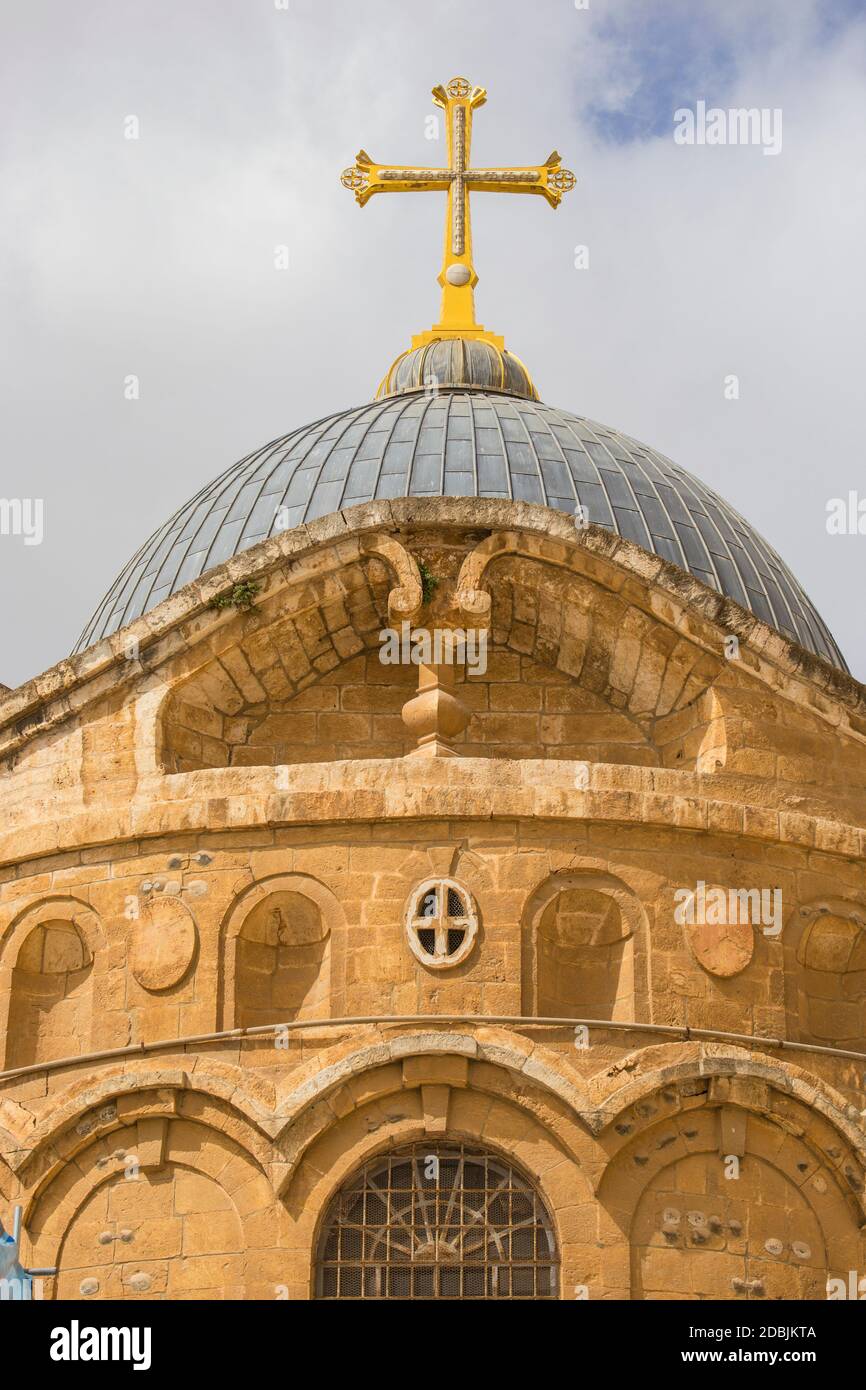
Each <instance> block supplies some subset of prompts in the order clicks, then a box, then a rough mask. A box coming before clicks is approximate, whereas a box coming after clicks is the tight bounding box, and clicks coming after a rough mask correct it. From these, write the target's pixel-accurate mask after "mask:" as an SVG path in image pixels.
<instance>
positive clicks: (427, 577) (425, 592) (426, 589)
mask: <svg viewBox="0 0 866 1390" xmlns="http://www.w3.org/2000/svg"><path fill="white" fill-rule="evenodd" d="M418 573H419V574H420V576H421V597H422V598H423V600H424V602H425V603H429V602H430V600H431V598H432V597H433V594H434V592H435V590H436V589H437V588H438V587H439V582H440V581H439V580H438V579H437V578H436V576H435V574H433V573H432V571H431V570H429V569H428V568H427V566H426V565H425V563H424V561H423V560H421V561H419V564H418Z"/></svg>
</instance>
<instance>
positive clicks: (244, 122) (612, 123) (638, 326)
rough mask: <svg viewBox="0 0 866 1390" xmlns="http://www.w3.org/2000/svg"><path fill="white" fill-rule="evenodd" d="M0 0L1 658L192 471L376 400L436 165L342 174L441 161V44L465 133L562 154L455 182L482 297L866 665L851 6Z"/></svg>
mask: <svg viewBox="0 0 866 1390" xmlns="http://www.w3.org/2000/svg"><path fill="white" fill-rule="evenodd" d="M719 10H721V11H722V13H717V11H719ZM696 11H698V12H699V14H700V20H701V22H696V19H695V12H696ZM701 12H703V13H701ZM0 14H2V33H0V55H2V56H0V91H2V93H3V97H2V104H3V119H2V121H0V236H2V244H3V255H2V257H0V342H2V360H0V390H2V421H0V427H2V441H0V448H2V452H0V497H5V498H15V497H42V498H44V501H45V539H44V542H43V543H42V544H41V545H38V546H25V545H24V543H23V539H22V537H20V536H3V535H0V585H2V593H3V597H4V601H3V604H2V616H0V681H3V682H5V683H6V684H9V685H15V684H17V683H19V682H21V681H23V680H25V679H27V678H28V677H30V676H32V675H34V674H36V673H37V672H39V671H41V670H43V669H45V668H46V667H48V666H50V665H52V664H53V663H54V662H56V661H58V660H60V659H61V658H62V657H63V656H64V655H65V654H66V653H67V652H68V651H69V649H70V648H71V646H72V644H73V642H74V641H75V639H76V637H77V636H78V633H79V631H80V629H81V628H82V627H83V626H84V624H85V621H86V619H87V618H88V617H89V615H90V613H91V611H92V610H93V608H94V607H95V606H96V604H97V602H98V601H99V599H100V598H101V597H102V594H103V593H104V591H105V590H106V589H107V588H108V586H109V585H110V583H111V581H112V580H113V578H114V576H115V574H116V573H117V571H118V570H119V569H120V568H121V566H122V565H123V564H124V563H125V561H126V560H127V559H128V558H129V556H130V555H131V554H132V552H133V551H134V550H136V549H137V548H138V546H139V545H140V544H141V543H142V542H143V541H144V540H145V539H146V537H147V536H148V535H149V534H150V533H151V532H152V531H153V530H154V529H155V528H156V527H157V526H158V525H159V524H160V523H161V522H162V521H163V520H164V519H165V517H166V516H168V514H169V513H170V512H172V511H173V510H174V509H175V508H176V507H177V506H178V505H179V504H180V503H181V502H183V501H184V500H185V499H186V498H187V497H188V496H189V495H190V494H191V493H192V492H193V491H195V490H196V489H197V488H198V487H199V486H201V484H202V483H204V482H205V481H206V480H207V479H209V478H211V477H213V476H215V475H216V474H217V473H219V472H221V471H222V470H223V469H224V468H225V467H226V466H227V465H228V464H230V463H231V462H232V461H233V460H234V459H237V458H240V457H241V456H242V455H244V454H247V453H249V452H250V451H252V450H253V449H254V448H256V447H257V446H258V445H260V444H262V443H264V442H265V441H266V440H268V439H270V438H273V437H274V436H276V435H279V434H282V433H284V432H286V431H288V430H289V429H291V428H293V427H295V426H297V425H301V424H303V423H305V422H307V421H309V420H312V419H315V418H316V417H318V416H321V415H325V414H328V413H330V412H331V411H334V410H338V409H341V408H344V407H347V406H350V405H355V404H359V403H361V402H362V401H363V400H365V399H367V398H368V397H369V396H371V395H372V393H373V391H374V389H375V386H376V384H377V382H378V380H379V378H380V376H381V375H382V374H383V372H384V371H385V369H386V368H387V366H388V365H389V364H390V362H391V360H392V359H393V357H395V356H396V355H397V353H398V352H399V351H401V350H402V349H403V348H404V347H405V346H408V342H409V338H410V336H411V334H412V333H414V332H418V331H420V330H422V329H425V328H427V327H429V326H430V324H431V323H432V322H433V321H434V319H435V317H436V314H437V310H438V289H437V286H436V283H435V276H436V273H437V271H438V265H439V256H440V249H441V237H442V217H443V212H444V206H443V205H444V199H440V198H439V197H438V196H435V195H418V196H416V197H411V196H406V197H393V198H380V199H374V200H373V202H372V203H371V204H370V205H369V206H368V207H367V208H365V209H363V211H362V210H360V209H358V208H357V207H356V206H355V203H354V201H353V199H352V198H351V196H350V194H348V193H347V192H345V190H343V189H342V188H341V187H340V183H339V174H340V171H341V169H342V168H344V167H345V166H346V165H347V164H349V163H351V162H352V160H353V157H354V155H355V153H356V151H357V150H358V148H359V147H360V146H362V145H363V146H364V147H365V148H366V149H367V150H368V151H370V153H371V154H373V156H374V157H375V158H378V159H381V160H404V159H405V160H411V161H414V162H418V163H439V162H440V161H441V158H442V157H443V156H444V141H443V142H442V143H440V145H439V146H437V145H436V144H435V143H433V142H430V141H428V140H426V139H425V126H424V123H425V118H426V117H428V116H429V115H430V114H431V113H432V112H433V111H434V107H433V106H432V103H431V100H430V95H429V93H430V88H431V86H432V85H433V84H434V83H436V82H444V81H447V79H448V78H449V77H452V76H454V75H455V74H457V73H460V74H463V75H466V76H468V77H470V78H471V79H472V80H473V81H474V82H477V83H479V84H481V85H483V86H485V87H487V88H488V92H489V100H488V105H487V106H486V107H484V108H483V109H482V110H481V111H480V112H479V113H478V114H477V117H476V121H475V129H474V155H475V158H476V160H477V161H478V162H483V163H498V164H503V163H518V162H532V163H536V162H539V161H540V160H542V159H544V158H545V157H546V155H547V154H548V153H549V151H550V150H551V149H553V148H554V147H556V148H557V149H559V150H560V151H561V153H562V155H563V158H564V162H565V163H566V165H567V166H568V167H570V168H572V169H573V170H574V171H575V173H576V174H577V176H578V180H579V183H578V187H577V189H576V190H575V192H574V193H572V194H570V195H569V197H568V198H567V200H566V203H565V205H564V206H563V207H562V208H561V209H560V210H559V211H558V212H557V213H556V214H554V213H553V212H552V211H551V210H550V209H549V208H548V207H547V206H546V205H545V204H544V203H543V202H542V201H541V200H540V199H532V198H528V199H521V198H501V197H494V196H487V195H478V196H476V197H475V199H474V201H473V233H474V237H475V258H476V264H477V267H478V271H479V275H480V276H481V280H480V284H479V287H478V295H477V300H478V310H479V317H480V319H481V320H482V322H483V323H484V324H485V325H486V326H488V327H490V328H493V329H495V330H496V331H498V332H503V333H504V334H505V336H506V341H507V343H508V345H509V346H510V347H511V348H512V349H513V350H514V351H515V352H517V353H518V354H519V355H520V356H521V357H522V358H523V359H524V360H525V361H526V363H527V365H528V366H529V368H530V370H531V371H532V373H533V375H534V377H535V379H536V381H537V382H538V384H539V387H540V390H541V393H542V396H543V398H544V399H545V400H547V401H549V402H550V403H551V404H554V405H557V406H562V407H565V408H567V409H571V410H574V411H576V412H578V413H580V414H586V415H589V416H590V417H592V418H594V419H597V420H601V421H604V422H606V423H608V424H611V425H615V426H617V427H619V428H620V429H623V430H625V431H627V432H628V433H630V434H632V435H635V436H636V437H637V438H639V439H644V440H645V441H646V442H648V443H650V444H652V445H654V446H655V447H657V448H659V449H661V450H662V451H663V452H665V453H667V454H669V455H670V456H671V457H672V458H673V459H675V460H676V462H677V463H679V464H681V465H683V466H684V467H686V468H688V469H690V470H691V471H692V472H694V473H696V474H698V475H699V476H701V477H703V478H705V479H706V480H707V481H708V482H709V483H710V484H711V485H712V486H713V487H715V488H716V489H717V490H718V491H719V492H721V493H722V495H723V496H724V497H726V498H727V499H728V500H729V501H730V502H731V503H732V504H733V505H734V506H735V507H736V508H737V509H738V510H739V511H741V512H742V513H743V514H744V515H746V516H747V517H748V518H749V520H750V521H752V522H753V523H754V524H755V525H756V527H757V528H758V530H760V531H761V532H762V533H763V534H764V535H765V536H766V537H767V539H768V540H769V541H770V542H771V544H773V545H774V546H775V547H776V548H777V549H778V550H779V551H780V553H781V554H782V556H783V557H784V558H785V560H787V562H788V563H789V564H790V566H791V568H792V569H793V570H794V571H795V573H796V574H797V575H798V577H799V578H800V580H801V581H802V583H803V585H804V587H805V588H806V590H807V592H808V593H809V594H810V596H811V597H812V599H813V600H814V601H815V603H816V604H817V606H818V608H819V609H820V611H821V612H822V614H823V616H824V618H825V619H826V621H827V622H828V624H829V626H830V628H831V630H832V631H833V633H834V635H835V637H836V639H837V641H838V642H839V644H840V646H841V647H842V649H843V651H844V652H845V653H846V656H847V658H848V661H849V664H850V665H851V667H852V670H853V671H854V673H855V675H858V676H859V677H860V678H861V679H866V635H864V625H863V619H862V611H863V606H864V605H863V588H864V584H863V581H864V574H866V535H862V536H858V535H847V536H846V535H843V536H829V535H828V534H827V532H826V525H825V522H826V503H827V501H828V499H829V498H832V497H839V496H847V494H848V492H849V491H851V490H856V491H858V492H859V495H860V496H861V497H866V467H864V458H866V455H864V444H863V430H862V426H861V419H860V417H861V415H862V410H863V394H864V391H863V376H864V352H863V303H864V294H863V291H864V280H866V272H864V256H863V245H864V232H866V191H864V190H866V158H864V154H866V150H864V144H866V119H864V117H866V80H864V78H866V14H864V6H863V4H861V3H857V4H853V3H843V2H842V0H839V3H837V4H828V3H827V0H824V3H822V4H820V5H819V4H817V3H814V4H813V3H812V0H763V2H762V3H760V4H758V3H756V0H741V3H730V2H729V3H728V4H726V5H725V6H723V7H717V6H710V5H700V6H696V5H695V4H694V0H683V3H679V0H667V3H662V2H661V0H659V3H647V2H645V0H590V8H589V10H585V11H584V10H577V9H576V8H575V4H574V0H534V3H532V4H529V3H525V0H472V3H465V0H464V3H457V0H437V4H435V5H429V6H428V5H422V4H419V3H417V2H416V3H407V0H364V3H358V0H288V10H287V11H284V10H278V9H277V8H276V6H275V3H274V0H219V3H214V2H213V0H210V2H207V3H206V0H150V3H147V4H142V3H141V0H135V2H134V3H133V2H132V0H80V3H79V4H77V5H75V6H70V5H66V4H63V3H61V0H52V3H46V2H45V0H3V3H2V5H0ZM699 100H704V101H706V102H707V104H708V105H709V106H723V107H730V106H758V107H769V108H777V107H778V108H781V109H782V112H783V144H782V151H781V153H780V154H779V155H778V156H777V157H772V156H770V157H768V156H765V155H764V154H763V153H762V151H761V149H760V148H757V147H754V146H729V147H718V146H716V147H710V146H703V147H683V146H678V145H676V144H675V143H674V141H673V138H672V131H673V113H674V110H675V109H676V108H677V107H680V106H691V107H694V106H695V104H696V102H698V101H699ZM128 115H136V116H137V117H138V118H139V121H140V126H141V133H140V139H139V140H137V141H131V140H126V139H124V118H125V117H126V116H128ZM283 243H285V244H287V245H288V247H289V255H290V268H289V270H288V271H279V270H276V269H275V268H274V247H275V246H276V245H279V244H283ZM581 244H586V245H588V246H589V250H590V266H589V269H588V270H576V269H575V268H574V248H575V246H576V245H581ZM731 373H734V374H736V375H737V376H738V377H739V380H740V399H739V400H736V401H732V400H726V399H725V395H724V381H725V377H726V375H728V374H731ZM129 374H135V375H137V376H138V377H139V378H140V383H141V397H140V399H139V400H137V401H129V400H126V399H125V398H124V378H125V377H126V376H127V375H129Z"/></svg>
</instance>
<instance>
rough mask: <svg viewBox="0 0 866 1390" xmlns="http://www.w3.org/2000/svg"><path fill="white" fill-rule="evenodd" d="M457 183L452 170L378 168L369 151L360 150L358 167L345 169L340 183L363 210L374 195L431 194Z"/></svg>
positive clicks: (408, 167) (405, 165) (356, 163)
mask: <svg viewBox="0 0 866 1390" xmlns="http://www.w3.org/2000/svg"><path fill="white" fill-rule="evenodd" d="M452 179H453V174H452V173H451V170H450V169H427V168H424V167H418V166H417V165H410V164H377V163H376V162H375V160H373V159H371V158H370V156H369V155H368V154H367V151H366V150H359V151H358V153H357V154H356V156H355V163H354V165H353V166H352V167H351V168H349V169H344V170H343V172H342V174H341V175H340V182H341V183H342V185H343V187H344V188H348V189H349V191H350V192H351V193H354V195H355V199H356V201H357V202H358V203H359V204H360V206H361V207H363V206H364V204H365V203H368V202H369V201H370V199H371V198H372V197H373V195H374V193H431V192H435V191H436V190H439V189H447V188H448V186H449V184H450V183H451V181H452Z"/></svg>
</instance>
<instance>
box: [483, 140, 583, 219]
mask: <svg viewBox="0 0 866 1390" xmlns="http://www.w3.org/2000/svg"><path fill="white" fill-rule="evenodd" d="M465 178H466V182H467V184H468V185H469V187H470V188H471V189H472V190H473V191H475V190H477V191H479V192H481V193H538V194H540V196H541V197H542V198H546V199H547V201H548V203H549V204H550V206H551V207H552V208H558V207H559V204H560V203H561V202H562V198H563V195H564V194H565V193H570V192H571V190H572V188H574V186H575V184H576V183H577V179H576V178H575V176H574V174H573V173H572V172H571V170H570V169H563V167H562V161H561V157H560V155H559V154H558V152H557V151H556V150H553V152H552V153H551V154H549V155H548V157H547V159H546V160H545V162H544V163H543V164H537V165H532V166H528V167H527V168H525V169H518V168H501V169H496V168H494V169H468V170H467V171H466V175H465Z"/></svg>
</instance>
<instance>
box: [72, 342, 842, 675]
mask: <svg viewBox="0 0 866 1390" xmlns="http://www.w3.org/2000/svg"><path fill="white" fill-rule="evenodd" d="M409 355H410V356H412V355H413V354H412V353H410V354H409ZM405 496H411V497H441V496H445V497H499V498H504V499H514V500H515V501H520V502H536V503H540V504H541V505H543V506H548V507H552V508H554V509H556V510H558V511H564V512H572V513H573V512H574V510H575V507H576V505H577V504H578V503H579V504H581V505H582V506H583V507H584V508H585V514H586V515H587V516H588V518H589V520H590V521H592V522H596V523H598V525H600V526H605V527H608V528H609V529H610V530H612V531H616V532H618V533H619V535H621V536H624V537H625V538H626V539H628V540H630V541H634V542H635V543H636V544H637V545H639V546H642V547H643V548H644V549H645V550H648V551H651V552H653V553H654V554H656V555H659V556H661V557H662V558H663V559H665V560H671V561H673V563H674V564H676V565H679V566H681V568H683V569H685V570H687V571H688V572H689V573H690V574H692V575H694V576H695V578H697V579H700V580H702V581H703V582H704V583H705V584H707V585H709V586H710V587H711V588H713V589H716V590H717V591H719V592H720V593H723V594H725V595H727V596H728V597H729V598H731V599H733V600H735V602H736V603H738V604H740V605H742V607H744V608H747V609H750V610H751V611H752V612H753V613H754V614H755V615H756V616H757V617H758V618H761V619H762V620H763V621H764V622H765V623H768V624H769V625H770V626H771V627H773V628H775V629H776V631H778V632H780V633H783V634H784V635H785V636H786V637H788V638H790V639H791V640H792V641H795V642H798V643H799V644H800V645H801V646H802V647H805V648H806V649H807V650H808V651H810V652H813V653H814V654H815V655H816V656H819V657H823V658H824V659H825V660H827V661H829V662H831V663H832V664H833V665H834V666H837V667H839V668H840V669H842V670H847V667H846V665H845V661H844V659H843V657H842V654H841V652H840V651H839V648H838V647H837V646H836V643H835V642H834V640H833V638H832V636H831V635H830V633H829V631H828V630H827V627H826V626H825V624H824V622H823V621H822V619H821V618H820V616H819V615H818V613H817V612H816V610H815V608H814V606H813V605H812V603H811V602H810V601H809V599H808V598H807V597H806V595H805V593H804V592H803V590H802V589H801V587H800V585H799V584H798V583H797V580H796V579H795V578H794V576H793V574H792V573H791V571H790V570H789V569H788V567H787V566H786V565H785V564H784V562H783V561H782V560H781V559H780V558H779V556H778V555H777V554H776V552H775V551H774V550H773V549H771V547H770V546H769V545H768V544H767V542H766V541H765V540H763V538H762V537H761V536H759V535H758V533H757V532H756V531H755V530H754V528H753V527H751V526H750V525H749V524H748V522H746V521H744V520H743V518H742V517H741V516H740V515H739V514H738V513H737V512H735V511H734V510H733V508H732V507H729V506H728V504H727V503H726V502H724V501H723V500H722V499H721V498H720V497H719V496H718V495H717V494H716V493H714V492H713V491H712V490H711V489H710V488H708V487H706V486H705V485H704V484H703V483H702V482H700V481H699V480H698V479H697V478H693V477H692V476H691V474H689V473H686V472H685V471H684V469H682V468H679V467H678V466H677V465H676V464H674V463H671V461H670V460H669V459H667V458H665V457H664V456H663V455H662V454H659V453H658V452H657V451H656V450H654V449H651V448H648V447H647V446H646V445H644V444H640V443H638V442H637V441H636V440H634V439H630V438H629V437H628V436H627V435H624V434H620V433H619V432H618V431H617V430H614V429H609V428H608V427H607V426H605V425H599V424H595V423H593V422H592V421H591V420H586V419H583V418H582V417H580V416H577V415H572V414H571V413H570V412H568V411H565V410H556V409H554V408H552V407H551V406H547V405H544V404H542V403H541V402H540V401H537V400H527V399H522V398H521V397H520V396H518V395H508V394H503V393H501V392H494V391H489V390H488V391H484V390H480V389H474V390H473V389H464V390H460V389H454V388H450V389H447V390H444V391H443V390H439V391H432V392H431V391H418V390H416V391H414V392H412V391H407V392H406V393H405V394H398V395H390V396H388V397H386V398H385V399H382V400H377V401H373V402H371V403H369V404H366V405H362V406H359V407H357V408H355V409H352V410H343V411H340V412H339V413H338V414H336V415H329V416H328V417H327V418H326V419H324V420H319V421H317V422H316V423H315V424H312V425H305V426H303V427H301V428H300V429H297V430H293V431H292V432H291V433H290V434H287V435H284V436H283V437H282V438H280V439H275V440H273V441H272V442H271V443H270V444H266V445H265V446H264V447H263V448H261V449H258V450H257V451H256V452H255V453H253V454H250V455H249V456H248V457H247V458H245V459H241V461H240V462H239V463H236V464H234V465H233V466H232V467H231V468H229V469H227V470H226V471H225V472H224V473H222V474H221V475H220V476H219V477H218V478H217V479H216V480H215V481H214V482H212V483H209V484H208V485H207V486H206V487H204V488H202V490H201V491H200V492H198V493H197V494H196V495H195V497H193V498H192V499H191V501H189V502H187V503H186V504H185V505H184V506H183V507H181V508H180V509H179V510H178V511H177V512H175V514H174V516H172V517H171V518H170V519H169V520H168V521H167V522H166V523H165V525H163V526H161V527H160V529H159V530H158V531H156V532H155V533H154V535H153V536H151V538H150V540H148V541H147V542H146V543H145V544H144V545H143V546H142V548H141V549H140V550H139V551H138V553H137V554H136V555H135V556H133V558H132V559H131V560H130V561H129V563H128V564H127V566H126V567H125V569H123V571H122V572H121V574H120V575H119V577H118V578H117V580H116V581H115V583H114V584H113V585H112V587H111V589H110V590H109V592H108V594H107V595H106V597H105V598H104V599H103V601H102V603H101V604H100V605H99V607H98V609H97V610H96V613H95V614H94V616H93V618H92V619H91V621H90V622H89V623H88V625H87V627H86V628H85V630H84V632H83V634H82V636H81V638H80V639H79V641H78V643H77V646H76V648H75V650H76V651H81V650H83V649H84V648H86V647H88V646H90V645H91V644H92V643H94V642H97V641H99V639H100V638H102V637H106V636H108V635H109V634H110V633H112V632H116V631H117V630H118V629H119V628H121V627H124V626H125V625H126V624H127V623H130V622H132V621H133V620H134V619H135V618H138V617H140V616H141V614H142V613H145V612H147V611H148V610H149V609H151V608H155V607H156V605H157V604H158V603H161V602H162V600H163V599H166V598H168V597H169V595H170V594H173V593H175V592H176V591H177V590H178V589H181V588H182V587H183V586H184V585H185V584H188V583H189V582H190V581H191V580H193V579H196V578H198V576H199V575H201V574H204V573H205V571H207V570H210V569H213V568H214V567H215V566H217V565H220V564H222V563H223V562H224V561H226V560H228V559H230V558H231V556H233V555H236V554H238V553H239V552H240V551H243V550H247V549H249V547H250V546H253V545H256V544H257V543H258V542H259V541H263V540H265V539H266V538H267V537H268V536H270V535H273V534H275V533H276V532H279V531H283V530H286V529H289V528H291V527H294V526H300V525H301V524H302V523H303V522H306V521H312V520H314V519H315V518H316V517H321V516H326V515H327V514H328V513H330V512H336V511H339V510H340V509H342V508H347V507H353V506H356V505H358V504H359V503H363V502H370V501H372V500H373V499H378V498H393V497H405Z"/></svg>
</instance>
